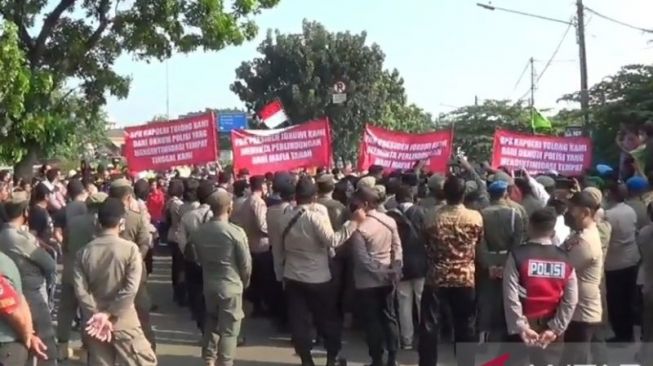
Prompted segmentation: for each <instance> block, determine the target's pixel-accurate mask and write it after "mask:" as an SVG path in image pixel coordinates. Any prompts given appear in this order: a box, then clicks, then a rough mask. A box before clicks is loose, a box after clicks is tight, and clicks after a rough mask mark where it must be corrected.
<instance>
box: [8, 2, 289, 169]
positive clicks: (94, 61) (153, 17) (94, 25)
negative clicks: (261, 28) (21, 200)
mask: <svg viewBox="0 0 653 366" xmlns="http://www.w3.org/2000/svg"><path fill="white" fill-rule="evenodd" d="M278 2H279V0H234V1H231V2H229V5H227V4H225V2H223V1H219V0H202V1H185V0H134V1H130V2H124V1H121V0H96V1H81V2H80V1H75V0H56V1H55V2H54V3H53V2H49V1H44V0H7V1H2V2H0V21H2V22H3V23H7V22H11V23H13V24H15V26H16V32H15V34H16V36H15V37H14V40H15V43H16V44H17V45H18V48H17V50H20V51H22V54H21V53H18V52H17V51H16V50H14V54H16V55H18V56H17V57H19V58H18V59H16V60H17V61H16V60H15V61H14V63H19V64H21V65H22V67H21V68H20V69H19V70H20V72H21V73H23V74H24V75H23V76H22V77H20V78H19V79H20V80H22V82H21V83H22V84H21V83H19V84H18V85H19V86H16V87H18V88H19V89H21V85H22V88H26V89H28V91H27V92H26V94H25V97H24V100H23V103H22V104H23V107H22V110H20V111H17V112H16V111H15V110H14V112H12V114H11V115H10V116H9V117H7V118H9V119H10V121H11V123H9V124H7V126H8V130H7V132H6V135H5V137H6V138H5V139H3V141H2V143H3V144H4V143H9V145H12V148H17V150H18V151H17V152H10V150H9V149H8V148H3V149H2V150H0V157H2V158H4V159H7V160H10V161H16V160H15V159H18V161H17V162H18V164H17V165H18V166H19V167H21V168H22V169H19V170H26V167H30V166H31V164H32V163H33V161H34V160H35V159H36V158H37V157H38V156H43V155H48V152H50V151H53V150H56V148H57V146H58V145H65V144H68V143H70V142H71V139H69V136H70V135H71V134H74V131H76V130H77V128H76V127H77V126H78V125H79V123H80V120H81V121H87V122H91V121H92V123H94V126H92V127H93V129H96V130H99V131H102V130H103V129H104V128H103V121H102V120H101V119H97V118H90V117H96V116H97V115H98V113H99V112H98V111H99V110H100V109H101V107H102V106H103V105H104V104H105V103H106V98H107V96H109V95H113V96H116V97H118V98H124V97H126V96H127V94H128V92H129V84H130V79H129V78H128V77H126V76H123V75H119V74H118V73H117V72H116V71H115V70H114V64H115V62H116V60H117V58H118V57H119V56H121V55H122V54H124V53H129V54H131V55H133V56H134V57H135V58H137V59H139V60H145V61H150V60H164V59H166V58H168V57H170V55H171V54H172V53H173V52H178V53H188V52H192V51H194V50H197V49H201V50H204V51H211V50H220V49H222V48H224V47H226V46H228V45H239V44H242V43H243V42H244V41H246V40H251V39H252V38H253V37H254V36H255V35H256V33H257V27H256V25H255V24H254V23H253V21H252V19H251V16H252V15H254V14H257V13H259V12H260V11H261V10H262V9H266V8H271V7H273V6H275V5H276V4H277V3H278ZM41 19H43V21H42V22H41ZM5 43H6V42H5ZM3 53H4V52H3ZM0 57H4V55H3V56H0ZM43 75H45V76H47V78H43V77H42V76H43ZM2 78H5V77H4V76H2ZM14 79H15V77H14ZM20 80H18V81H20ZM0 81H4V80H2V79H0ZM39 81H49V82H48V83H45V82H41V83H39ZM25 83H28V84H29V86H25ZM2 88H6V86H2V85H0V89H2ZM69 98H72V99H75V98H80V99H82V100H83V101H84V103H85V104H86V106H85V107H84V108H81V109H77V110H68V111H61V113H59V111H55V112H57V113H55V115H56V117H53V116H51V114H52V113H53V110H57V109H63V108H66V107H69V106H71V105H75V104H77V103H76V102H69V101H68V100H67V99H69ZM81 112H89V113H90V116H84V117H80V116H79V115H78V113H81ZM59 115H60V116H61V117H70V116H71V115H72V116H73V117H74V118H73V119H69V118H59ZM23 130H26V131H27V132H23ZM52 131H66V133H65V134H63V135H61V134H56V133H54V132H52ZM12 140H13V141H12ZM17 168H18V167H17Z"/></svg>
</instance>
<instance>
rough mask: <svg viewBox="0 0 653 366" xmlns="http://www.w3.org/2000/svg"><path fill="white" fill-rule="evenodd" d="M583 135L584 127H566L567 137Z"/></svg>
mask: <svg viewBox="0 0 653 366" xmlns="http://www.w3.org/2000/svg"><path fill="white" fill-rule="evenodd" d="M581 136H583V127H581V126H569V127H567V128H565V137H581Z"/></svg>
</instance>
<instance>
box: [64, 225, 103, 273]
mask: <svg viewBox="0 0 653 366" xmlns="http://www.w3.org/2000/svg"><path fill="white" fill-rule="evenodd" d="M97 228H98V227H97V220H96V216H95V214H94V213H87V214H85V215H81V216H75V217H73V218H71V219H70V220H69V221H67V222H66V228H65V230H64V236H63V238H64V241H63V245H62V251H63V273H62V276H61V282H63V283H66V284H70V285H72V284H73V272H74V267H75V261H76V260H77V252H78V251H79V250H80V249H82V248H84V247H85V246H86V244H88V243H90V242H91V241H92V240H93V239H94V238H95V234H97Z"/></svg>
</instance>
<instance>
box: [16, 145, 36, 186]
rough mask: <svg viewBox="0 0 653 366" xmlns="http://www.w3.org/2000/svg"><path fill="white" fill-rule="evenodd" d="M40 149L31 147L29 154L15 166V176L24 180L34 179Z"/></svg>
mask: <svg viewBox="0 0 653 366" xmlns="http://www.w3.org/2000/svg"><path fill="white" fill-rule="evenodd" d="M38 158H39V148H38V147H37V146H30V147H29V148H28V149H27V154H26V155H25V156H23V158H22V159H21V160H20V161H19V162H17V163H16V164H15V165H14V176H15V177H18V178H22V179H23V180H28V181H31V180H32V178H33V177H34V165H36V163H37V162H38Z"/></svg>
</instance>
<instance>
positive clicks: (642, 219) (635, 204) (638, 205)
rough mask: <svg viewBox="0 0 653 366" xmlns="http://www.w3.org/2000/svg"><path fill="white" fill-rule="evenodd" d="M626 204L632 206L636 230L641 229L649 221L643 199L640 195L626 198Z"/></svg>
mask: <svg viewBox="0 0 653 366" xmlns="http://www.w3.org/2000/svg"><path fill="white" fill-rule="evenodd" d="M626 204H627V205H628V206H630V207H632V208H633V210H635V213H636V214H637V230H641V229H642V228H643V227H644V226H646V225H648V224H650V223H651V219H650V218H649V217H648V211H647V210H646V203H645V201H644V199H642V198H641V197H633V198H630V199H628V200H626Z"/></svg>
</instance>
